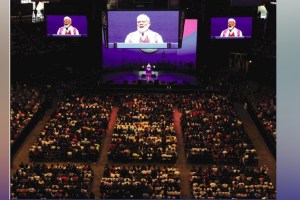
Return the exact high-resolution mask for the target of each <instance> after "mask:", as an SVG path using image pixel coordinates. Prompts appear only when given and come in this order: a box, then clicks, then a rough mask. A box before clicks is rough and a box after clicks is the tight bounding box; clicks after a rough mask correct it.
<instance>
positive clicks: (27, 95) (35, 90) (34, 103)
mask: <svg viewBox="0 0 300 200" xmlns="http://www.w3.org/2000/svg"><path fill="white" fill-rule="evenodd" d="M44 101H45V95H44V94H43V87H41V86H40V87H37V86H30V85H27V84H22V83H20V82H16V83H14V84H12V85H11V93H10V142H11V146H12V147H13V146H14V145H15V142H16V140H18V138H19V137H20V136H21V135H22V134H26V133H24V132H23V131H24V129H25V128H26V127H27V126H28V125H29V124H30V122H32V119H33V118H34V116H35V115H36V114H37V113H38V111H39V110H40V109H41V106H42V104H43V102H44Z"/></svg>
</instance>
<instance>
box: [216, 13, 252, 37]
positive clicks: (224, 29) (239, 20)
mask: <svg viewBox="0 0 300 200" xmlns="http://www.w3.org/2000/svg"><path fill="white" fill-rule="evenodd" d="M234 22H235V27H233V26H232V24H234ZM229 24H230V26H231V28H229ZM210 33H211V34H210V36H211V38H212V39H249V38H251V37H252V17H212V18H211V32H210Z"/></svg>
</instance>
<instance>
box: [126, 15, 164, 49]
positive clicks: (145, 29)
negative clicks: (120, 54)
mask: <svg viewBox="0 0 300 200" xmlns="http://www.w3.org/2000/svg"><path fill="white" fill-rule="evenodd" d="M150 25H151V21H150V18H149V17H148V16H147V15H145V14H140V15H139V16H137V31H134V32H131V33H129V34H128V35H127V37H126V39H125V43H163V39H162V37H161V35H160V34H159V33H157V32H154V31H152V30H150V29H149V27H150Z"/></svg>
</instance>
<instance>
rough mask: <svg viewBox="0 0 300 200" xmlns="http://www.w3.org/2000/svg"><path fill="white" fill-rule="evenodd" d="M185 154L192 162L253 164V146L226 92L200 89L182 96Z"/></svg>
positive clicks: (254, 162) (254, 151)
mask: <svg viewBox="0 0 300 200" xmlns="http://www.w3.org/2000/svg"><path fill="white" fill-rule="evenodd" d="M181 107H182V112H183V116H182V128H183V134H184V139H185V147H186V151H187V158H188V160H189V161H190V162H193V163H214V164H234V165H240V164H241V165H256V164H257V162H258V158H257V154H256V150H255V148H254V146H253V144H252V142H251V140H250V139H249V137H248V135H247V134H246V133H245V130H244V126H243V123H242V122H241V121H240V120H239V119H238V117H237V115H236V113H235V111H234V108H233V105H232V103H231V102H230V101H229V99H228V98H227V97H226V96H223V95H217V94H213V93H212V94H210V93H202V94H190V95H186V96H184V97H183V98H182V102H181Z"/></svg>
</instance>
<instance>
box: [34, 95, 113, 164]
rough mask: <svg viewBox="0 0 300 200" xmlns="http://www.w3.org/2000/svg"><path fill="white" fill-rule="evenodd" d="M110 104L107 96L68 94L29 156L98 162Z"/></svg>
mask: <svg viewBox="0 0 300 200" xmlns="http://www.w3.org/2000/svg"><path fill="white" fill-rule="evenodd" d="M111 105H112V99H111V98H110V97H107V96H90V97H88V96H80V95H71V96H68V97H65V98H64V100H63V101H61V102H59V104H58V108H57V110H56V112H55V113H53V114H52V116H51V118H50V119H49V120H48V122H46V124H45V126H44V128H43V130H42V131H41V133H40V135H39V137H38V139H37V141H36V142H35V143H34V144H33V145H32V146H31V148H30V152H29V157H30V159H31V160H33V161H50V160H51V161H59V160H63V161H65V160H70V161H71V160H72V161H74V160H76V161H93V162H95V161H97V160H98V158H99V152H100V144H101V140H102V138H103V137H104V134H105V132H106V129H107V124H108V119H109V113H110V110H111Z"/></svg>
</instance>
